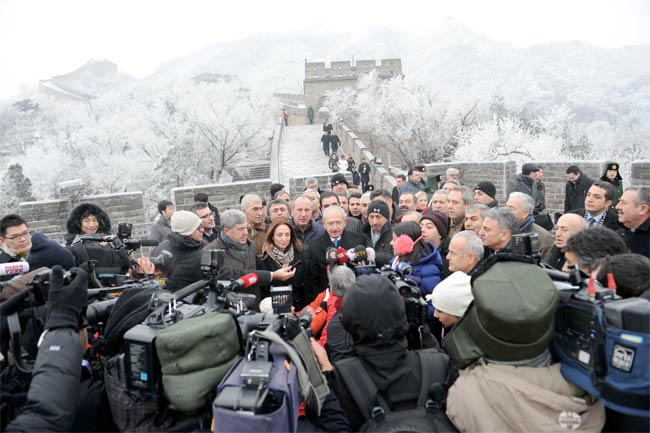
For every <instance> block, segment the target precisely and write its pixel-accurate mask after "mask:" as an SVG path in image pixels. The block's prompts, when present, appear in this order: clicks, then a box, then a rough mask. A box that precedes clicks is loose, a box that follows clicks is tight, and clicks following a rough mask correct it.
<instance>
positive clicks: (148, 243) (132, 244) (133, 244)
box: [124, 239, 158, 250]
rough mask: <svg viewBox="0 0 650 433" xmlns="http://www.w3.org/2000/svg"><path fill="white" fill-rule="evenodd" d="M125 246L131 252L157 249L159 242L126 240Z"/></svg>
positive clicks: (153, 240)
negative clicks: (150, 248)
mask: <svg viewBox="0 0 650 433" xmlns="http://www.w3.org/2000/svg"><path fill="white" fill-rule="evenodd" d="M124 245H126V247H127V248H128V249H130V250H135V249H137V248H140V247H157V246H158V241H157V240H155V239H124Z"/></svg>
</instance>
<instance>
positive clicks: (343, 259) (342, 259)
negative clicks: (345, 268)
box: [336, 247, 350, 265]
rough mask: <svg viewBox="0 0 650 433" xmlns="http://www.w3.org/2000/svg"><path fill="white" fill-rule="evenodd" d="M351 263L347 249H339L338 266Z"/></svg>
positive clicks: (337, 254) (337, 252) (337, 250)
mask: <svg viewBox="0 0 650 433" xmlns="http://www.w3.org/2000/svg"><path fill="white" fill-rule="evenodd" d="M349 261H350V259H349V258H348V253H347V251H345V248H343V247H338V248H337V249H336V264H338V265H344V264H346V263H347V262H349Z"/></svg>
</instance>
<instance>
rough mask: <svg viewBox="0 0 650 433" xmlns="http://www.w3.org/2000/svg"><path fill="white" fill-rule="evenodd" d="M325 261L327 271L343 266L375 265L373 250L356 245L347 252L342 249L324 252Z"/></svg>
mask: <svg viewBox="0 0 650 433" xmlns="http://www.w3.org/2000/svg"><path fill="white" fill-rule="evenodd" d="M325 260H326V261H327V268H328V269H331V268H333V267H334V266H340V265H345V264H350V265H353V266H371V265H374V264H375V250H374V248H371V247H365V246H363V245H357V246H356V247H354V248H350V249H349V250H346V249H345V248H343V247H338V248H332V247H330V248H328V249H327V250H326V251H325Z"/></svg>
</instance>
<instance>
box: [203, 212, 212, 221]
mask: <svg viewBox="0 0 650 433" xmlns="http://www.w3.org/2000/svg"><path fill="white" fill-rule="evenodd" d="M213 216H214V212H210V213H207V214H205V215H203V216H202V217H200V218H201V219H202V220H206V219H208V218H210V217H213Z"/></svg>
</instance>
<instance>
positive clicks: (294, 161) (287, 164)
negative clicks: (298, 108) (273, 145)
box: [279, 124, 330, 185]
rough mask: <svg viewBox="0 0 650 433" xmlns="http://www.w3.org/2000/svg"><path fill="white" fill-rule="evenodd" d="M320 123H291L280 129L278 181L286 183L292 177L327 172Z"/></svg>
mask: <svg viewBox="0 0 650 433" xmlns="http://www.w3.org/2000/svg"><path fill="white" fill-rule="evenodd" d="M322 135H323V127H322V125H321V124H314V125H291V126H287V127H285V128H284V130H283V131H282V140H281V141H280V173H279V174H280V182H281V183H283V184H285V185H287V184H288V183H289V179H290V178H292V177H305V176H312V175H315V174H324V173H329V172H330V170H329V169H328V168H327V160H328V158H327V157H326V156H325V154H324V153H323V145H322V143H321V142H320V138H321V136H322Z"/></svg>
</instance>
